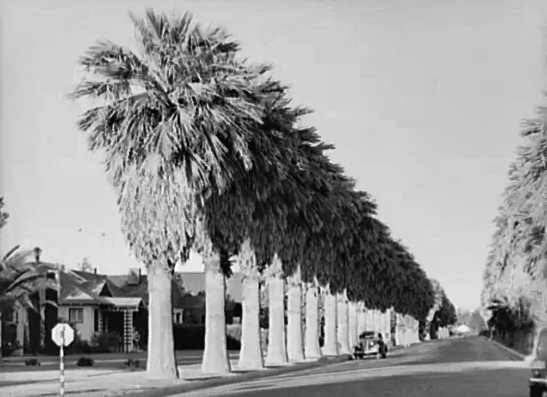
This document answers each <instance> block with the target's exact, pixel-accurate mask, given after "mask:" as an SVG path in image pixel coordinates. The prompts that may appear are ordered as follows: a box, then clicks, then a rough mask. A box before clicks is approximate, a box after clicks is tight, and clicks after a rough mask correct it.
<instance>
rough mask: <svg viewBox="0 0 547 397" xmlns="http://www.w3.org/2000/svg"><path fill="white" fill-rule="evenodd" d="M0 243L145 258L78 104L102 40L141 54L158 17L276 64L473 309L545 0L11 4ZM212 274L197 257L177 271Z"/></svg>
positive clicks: (407, 238)
mask: <svg viewBox="0 0 547 397" xmlns="http://www.w3.org/2000/svg"><path fill="white" fill-rule="evenodd" d="M0 4H1V5H0V7H1V8H2V9H1V12H0V15H1V17H0V18H1V19H2V21H1V22H2V25H1V32H0V40H1V41H0V45H1V47H0V52H1V53H0V68H1V70H0V73H1V74H0V95H1V96H0V195H3V196H4V197H5V202H6V210H7V211H8V212H9V214H10V219H9V222H8V225H7V226H5V227H4V229H3V230H2V234H1V236H0V238H1V241H0V249H1V251H2V252H5V251H6V250H7V249H9V248H11V247H12V246H14V245H15V244H22V246H23V247H27V248H32V247H34V246H40V247H41V248H42V249H43V253H42V257H43V260H46V261H51V262H58V263H63V264H65V265H67V266H69V267H72V266H75V265H76V264H77V263H78V262H80V261H81V260H82V259H83V258H84V257H88V258H89V260H90V261H91V262H92V263H93V265H94V266H95V267H97V268H98V271H99V272H104V273H109V274H112V273H125V272H126V271H127V270H128V268H130V267H139V266H140V264H138V263H137V262H136V260H135V259H134V258H133V257H132V256H131V253H130V250H129V248H128V247H127V245H126V244H125V242H124V239H123V236H122V235H121V232H120V230H121V228H120V218H119V215H118V212H117V208H116V205H115V202H116V200H115V195H114V192H113V190H112V188H111V187H110V185H109V184H108V182H107V179H106V177H105V174H104V169H103V167H102V165H101V163H100V158H99V157H98V156H97V155H93V154H90V153H89V152H88V151H87V146H86V140H85V136H84V135H83V133H81V132H79V131H78V130H77V129H76V124H75V123H76V119H77V116H78V114H79V113H81V112H82V111H83V110H84V109H83V108H82V107H81V105H79V104H77V103H74V102H71V101H69V100H68V99H67V98H66V94H67V93H68V92H69V91H70V89H71V88H72V87H73V86H74V84H75V82H76V78H77V64H76V61H77V58H78V56H79V55H81V54H82V53H83V52H84V51H85V50H86V49H87V48H88V47H89V46H90V45H92V44H93V43H94V42H95V41H96V40H103V39H109V40H111V41H113V42H116V43H119V44H123V45H131V43H132V40H133V38H134V36H133V28H132V25H131V22H130V20H129V17H128V14H129V12H130V11H132V12H135V13H137V14H140V15H142V14H143V12H144V9H145V8H146V7H149V6H151V5H153V8H154V9H155V10H157V11H165V12H167V13H175V14H176V13H180V12H184V11H191V12H193V13H194V14H195V15H196V17H197V19H198V21H200V22H203V23H205V24H210V23H212V24H214V25H220V26H223V27H225V28H226V29H227V30H228V31H229V32H230V33H231V34H232V35H233V36H234V37H235V38H236V39H237V40H238V41H240V42H241V44H242V48H243V53H244V55H245V56H247V57H249V58H250V59H251V60H252V61H260V62H271V63H272V64H273V65H274V71H273V74H274V77H276V78H278V79H280V80H281V81H283V82H285V83H287V84H289V85H290V87H291V90H290V93H291V94H290V95H291V97H292V98H293V99H294V103H295V104H298V105H305V106H308V107H311V108H312V109H313V110H314V113H313V114H312V115H310V116H308V117H307V118H306V119H305V120H304V122H305V124H308V125H313V126H314V127H316V128H317V129H318V130H319V131H320V133H321V135H322V137H323V139H324V140H325V141H327V142H332V143H334V144H335V145H336V149H335V150H334V151H333V153H332V155H331V157H332V159H333V161H336V162H339V163H341V164H342V165H343V166H344V167H345V168H346V171H347V173H348V174H349V175H351V176H352V177H354V178H356V179H357V186H358V188H359V189H363V190H366V191H368V192H370V193H371V194H372V195H373V197H374V198H375V199H376V202H377V203H378V216H379V217H380V219H382V220H383V221H384V222H385V223H386V224H387V225H388V226H390V228H391V230H392V232H393V235H394V237H395V238H400V239H401V240H402V241H403V243H404V244H405V245H406V246H407V247H408V248H409V249H410V251H411V252H412V253H413V254H414V255H415V258H416V260H417V262H419V263H420V264H421V266H422V267H423V269H424V270H425V271H426V272H427V274H428V276H430V277H433V278H436V279H438V280H439V281H440V282H441V284H442V286H443V287H444V289H445V290H446V292H447V294H448V295H449V297H450V298H451V300H452V301H453V302H454V303H455V304H456V305H457V306H459V307H462V308H470V309H472V308H475V307H477V306H478V305H479V301H480V299H479V297H480V290H481V286H482V271H483V267H484V263H485V260H486V256H487V253H488V246H489V243H490V238H491V235H492V233H493V231H494V227H493V224H492V220H493V218H494V217H495V216H496V211H497V207H498V206H499V204H501V193H502V191H503V189H504V187H505V184H506V180H507V178H506V174H507V170H508V166H509V163H510V162H511V161H512V160H513V158H514V150H515V148H516V146H517V145H519V144H520V137H519V125H520V122H521V119H522V118H524V117H529V116H531V115H533V112H534V109H535V107H536V106H537V105H539V104H540V103H541V100H542V90H543V89H544V88H545V83H546V81H545V78H544V76H545V67H546V64H545V60H546V54H547V52H546V49H547V40H546V38H547V23H545V22H546V21H547V18H546V16H547V15H546V12H545V9H546V7H545V4H546V3H545V2H544V1H543V0H513V1H508V0H507V1H504V0H460V1H454V0H415V1H412V2H410V1H405V0H390V1H385V0H362V1H354V0H337V1H334V0H328V1H327V0H315V1H314V0H290V1H288V0H276V1H273V0H270V1H266V0H247V1H243V0H232V1H220V0H219V1H208V0H201V1H180V0H179V1H161V0H154V1H153V2H151V1H140V0H132V1H118V0H110V1H99V0H96V1H92V0H86V1H83V0H48V1H38V0H34V1H29V0H4V1H3V2H1V3H0ZM199 269H200V261H199V258H198V257H196V256H194V257H193V258H192V259H191V260H190V263H188V264H186V265H185V266H184V267H183V268H181V270H185V271H192V270H199Z"/></svg>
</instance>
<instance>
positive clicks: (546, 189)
mask: <svg viewBox="0 0 547 397" xmlns="http://www.w3.org/2000/svg"><path fill="white" fill-rule="evenodd" d="M546 122H547V108H545V107H540V108H539V109H538V112H537V117H535V118H532V119H530V120H525V121H524V122H523V128H522V132H521V135H522V137H523V138H524V144H523V145H522V146H521V147H520V148H519V149H518V151H517V158H516V160H515V161H514V162H513V164H511V166H510V169H509V183H508V186H507V187H506V189H505V192H504V199H503V203H502V205H501V207H500V208H499V214H498V216H497V218H496V219H495V226H496V231H495V233H494V235H493V238H492V244H491V251H490V253H489V256H488V258H487V263H486V266H485V271H484V276H483V291H482V294H481V300H482V305H483V309H487V308H488V306H489V305H490V303H491V302H492V301H494V300H497V299H502V298H503V299H507V300H508V302H507V303H508V305H509V307H514V308H518V305H519V302H520V300H521V299H528V300H531V301H532V302H537V303H540V302H543V299H542V298H541V295H542V292H543V291H544V290H545V287H546V285H547V282H546V281H545V280H546V279H547V260H546V256H545V252H546V249H547V236H546V234H545V230H546V226H547V224H546V219H547V208H546V205H545V202H546V200H547V177H546V176H547V163H546V160H545V159H546V158H547V129H546V126H547V124H546ZM531 310H532V312H533V313H534V314H533V317H535V319H536V321H537V322H541V323H545V322H547V318H545V314H544V313H545V308H544V307H543V304H536V305H535V307H534V308H532V309H531Z"/></svg>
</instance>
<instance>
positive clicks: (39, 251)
mask: <svg viewBox="0 0 547 397" xmlns="http://www.w3.org/2000/svg"><path fill="white" fill-rule="evenodd" d="M41 254H42V249H41V248H40V247H34V259H36V263H40V255H41Z"/></svg>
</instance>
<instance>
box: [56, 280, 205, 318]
mask: <svg viewBox="0 0 547 397" xmlns="http://www.w3.org/2000/svg"><path fill="white" fill-rule="evenodd" d="M71 272H72V273H74V274H75V275H76V276H77V278H80V279H82V280H83V282H81V283H80V284H79V286H80V287H81V289H82V290H83V291H85V292H86V293H87V292H92V293H94V294H96V295H99V296H101V297H102V298H106V301H107V302H108V304H116V305H118V303H121V302H129V301H123V300H119V299H114V300H112V299H109V298H127V299H129V298H133V299H138V302H139V303H140V302H141V301H142V302H143V303H144V304H146V305H148V302H149V296H148V277H147V276H146V275H140V276H139V281H138V283H136V284H130V283H129V277H130V276H129V275H104V274H96V273H88V272H83V271H71ZM63 289H64V288H63V283H61V290H63ZM88 301H89V299H88ZM171 301H172V304H173V308H177V309H184V308H188V307H196V306H195V302H194V301H192V300H189V299H185V298H184V291H182V289H181V288H180V286H179V285H178V283H177V282H176V281H174V280H173V284H172V289H171ZM116 302H118V303H116ZM132 302H137V300H134V301H132Z"/></svg>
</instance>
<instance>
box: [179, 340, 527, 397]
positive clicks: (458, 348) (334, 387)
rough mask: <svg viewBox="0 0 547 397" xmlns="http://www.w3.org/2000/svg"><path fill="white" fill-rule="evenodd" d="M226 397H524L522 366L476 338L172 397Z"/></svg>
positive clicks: (490, 344) (525, 375)
mask: <svg viewBox="0 0 547 397" xmlns="http://www.w3.org/2000/svg"><path fill="white" fill-rule="evenodd" d="M225 395H237V396H256V395H260V396H261V397H269V396H271V397H274V396H283V397H293V396H294V397H296V396H318V397H321V396H324V397H331V396H344V397H351V396H371V397H388V396H397V397H402V396H405V397H424V396H443V397H450V396H454V397H456V396H458V397H465V396H469V397H478V396H480V397H494V396H495V397H504V396H506V397H521V396H522V397H525V396H528V385H527V370H526V366H525V364H524V363H523V362H521V361H513V360H511V358H510V357H509V356H508V354H507V353H506V352H505V351H503V350H502V349H501V348H500V347H498V346H496V345H494V344H493V343H492V342H490V341H487V340H485V339H483V338H478V337H477V338H465V339H450V340H443V341H433V342H430V343H425V344H422V345H417V346H413V347H411V348H409V349H406V350H400V351H397V352H393V354H392V355H391V356H390V357H388V358H387V359H386V360H375V359H372V360H365V361H361V362H353V361H352V362H344V363H341V364H334V365H330V366H327V367H322V368H319V369H312V370H304V371H299V372H296V373H292V374H286V375H280V376H275V377H269V378H264V379H261V380H256V381H250V382H245V383H238V384H233V385H227V386H221V387H216V388H213V389H207V390H202V391H195V392H190V393H183V394H176V395H174V396H181V397H209V396H210V397H212V396H225Z"/></svg>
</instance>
